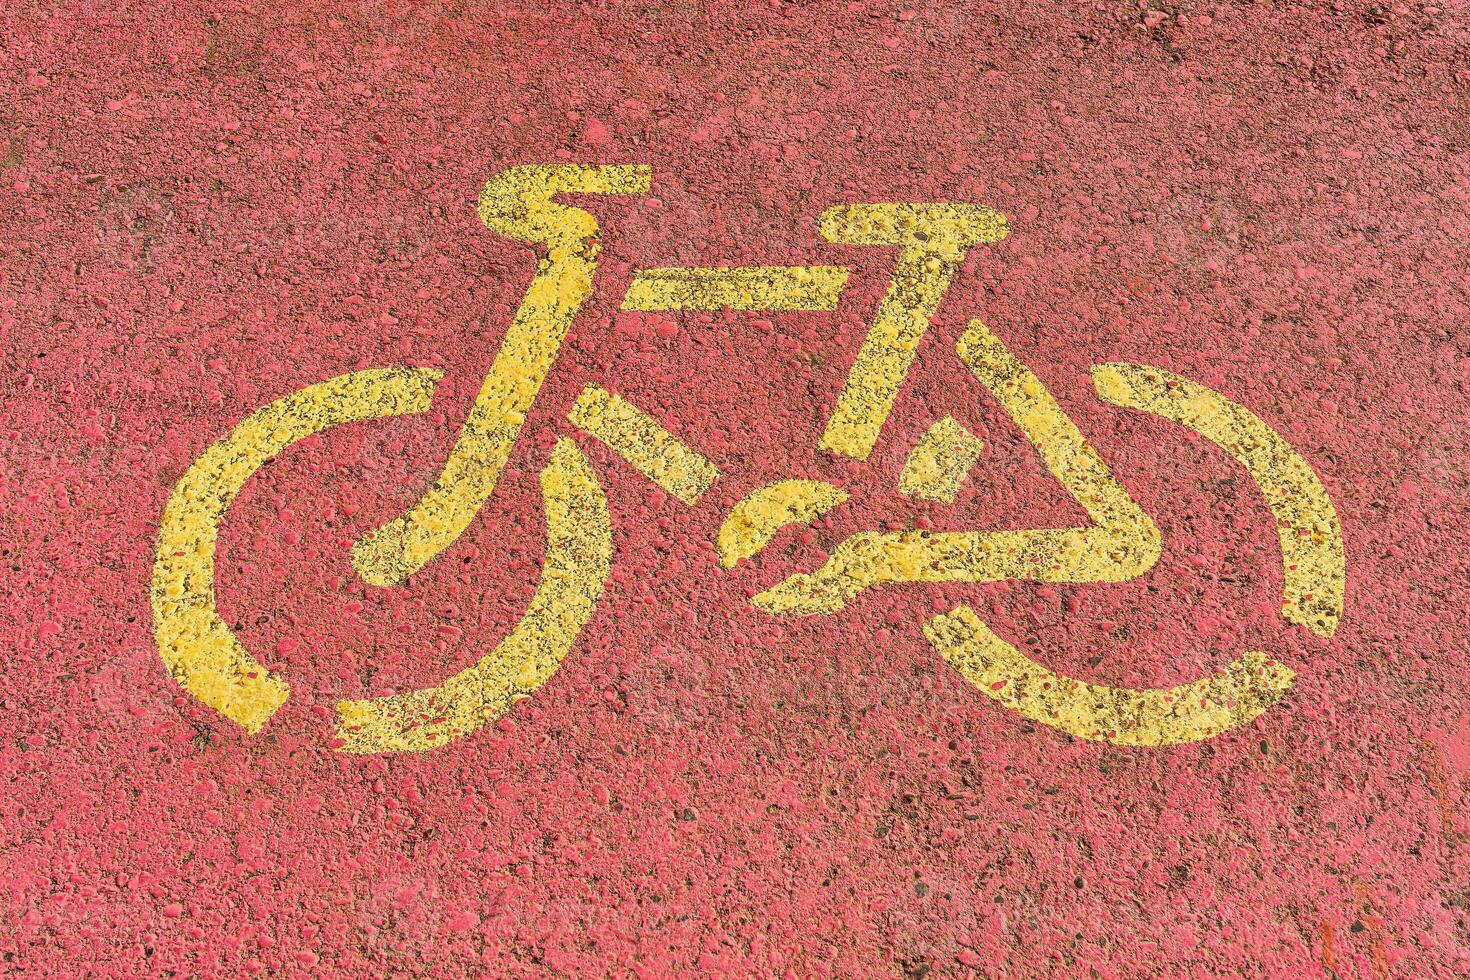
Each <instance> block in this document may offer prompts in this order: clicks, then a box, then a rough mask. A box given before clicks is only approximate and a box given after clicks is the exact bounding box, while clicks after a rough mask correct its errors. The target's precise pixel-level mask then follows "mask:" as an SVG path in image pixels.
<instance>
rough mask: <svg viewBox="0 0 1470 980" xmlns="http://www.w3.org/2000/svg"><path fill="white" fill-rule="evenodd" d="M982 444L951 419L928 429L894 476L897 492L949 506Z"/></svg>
mask: <svg viewBox="0 0 1470 980" xmlns="http://www.w3.org/2000/svg"><path fill="white" fill-rule="evenodd" d="M984 448H985V444H984V443H983V442H981V441H980V439H979V437H977V436H975V435H973V434H971V432H970V431H969V430H968V429H966V428H965V427H964V426H963V425H961V424H960V423H959V422H957V421H955V419H954V418H953V417H951V416H948V415H946V416H945V417H944V418H942V419H940V420H939V421H938V422H935V423H934V424H933V425H931V426H929V431H927V432H925V433H924V435H923V436H922V437H921V438H920V439H919V443H918V445H916V446H915V447H914V451H913V452H911V453H909V458H908V459H907V460H905V461H904V464H903V472H901V473H899V475H898V490H899V492H900V493H902V494H906V495H907V496H910V497H919V498H921V499H923V500H935V501H939V502H941V503H946V504H952V503H954V501H955V497H957V496H959V493H960V487H962V486H964V483H965V478H966V477H967V476H969V475H970V467H972V466H974V465H975V461H976V460H977V459H979V458H980V452H981V450H983V449H984Z"/></svg>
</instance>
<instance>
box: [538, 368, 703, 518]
mask: <svg viewBox="0 0 1470 980" xmlns="http://www.w3.org/2000/svg"><path fill="white" fill-rule="evenodd" d="M567 418H569V419H570V420H571V422H572V424H573V425H575V426H577V427H578V428H579V429H581V430H582V431H583V432H586V433H587V434H588V435H590V436H594V437H596V438H597V439H599V440H600V441H602V442H603V443H605V444H606V445H607V446H608V448H610V449H612V450H613V451H614V452H616V453H617V454H618V455H619V456H621V457H623V459H625V460H627V461H628V462H629V463H630V464H631V465H632V466H633V468H634V469H636V470H638V472H640V473H642V474H643V475H644V476H646V477H648V478H649V479H650V480H652V481H653V482H654V483H657V484H658V485H659V486H660V487H662V488H663V489H664V490H665V491H667V492H669V493H671V494H673V495H674V496H675V497H678V498H679V499H680V500H682V501H684V503H686V504H692V503H694V502H695V501H697V500H698V499H699V498H700V496H701V495H702V494H703V493H704V492H705V491H706V490H708V489H709V488H710V487H711V486H713V485H714V482H715V480H716V479H718V478H719V475H720V471H719V470H718V469H716V468H715V465H714V464H713V463H711V462H710V461H709V460H707V459H705V458H704V457H703V456H701V455H699V454H698V453H696V452H695V451H694V450H692V449H690V448H689V447H687V446H685V445H684V444H683V443H682V442H680V441H679V439H678V437H677V436H675V435H674V434H673V433H671V432H669V430H667V429H665V428H664V427H663V426H661V425H659V424H658V422H656V421H655V420H654V419H653V418H652V417H651V416H649V415H646V414H645V413H643V412H642V411H640V410H639V409H638V408H637V407H635V406H634V405H632V404H630V403H629V402H626V401H624V400H623V399H622V398H620V397H618V396H617V395H615V394H613V393H612V392H610V391H606V390H604V389H602V388H599V387H598V386H597V385H588V386H587V387H586V388H584V389H582V393H581V394H580V395H578V396H577V401H576V403H575V404H573V405H572V411H571V413H570V414H569V415H568V416H567Z"/></svg>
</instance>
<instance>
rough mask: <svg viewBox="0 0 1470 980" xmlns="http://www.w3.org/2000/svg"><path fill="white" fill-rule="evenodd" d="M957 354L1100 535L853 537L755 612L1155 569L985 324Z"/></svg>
mask: <svg viewBox="0 0 1470 980" xmlns="http://www.w3.org/2000/svg"><path fill="white" fill-rule="evenodd" d="M959 353H960V357H961V359H962V360H964V362H965V363H966V364H967V365H968V366H969V368H970V370H971V371H973V372H974V374H975V376H976V377H977V378H979V379H980V381H981V383H983V384H984V385H985V387H986V388H987V389H988V390H989V391H990V392H991V394H992V395H994V396H995V398H996V400H997V401H999V402H1000V404H1001V406H1002V407H1003V408H1004V409H1005V410H1006V412H1007V414H1009V415H1010V416H1011V418H1012V419H1013V420H1014V421H1015V423H1016V425H1017V426H1018V427H1019V428H1020V429H1021V431H1022V432H1023V433H1024V434H1025V436H1026V438H1027V439H1029V440H1030V441H1031V443H1032V445H1034V446H1035V447H1036V450H1037V452H1038V453H1039V454H1040V456H1041V460H1042V462H1043V463H1044V464H1045V465H1046V468H1047V470H1048V471H1049V472H1050V473H1051V474H1052V476H1054V477H1055V478H1056V479H1057V480H1058V482H1060V483H1061V484H1062V486H1063V487H1064V488H1065V489H1066V490H1067V492H1068V493H1070V494H1071V495H1072V497H1073V499H1075V500H1076V501H1077V502H1078V503H1079V504H1080V505H1081V506H1082V508H1083V509H1084V510H1085V511H1087V516H1088V517H1089V518H1090V519H1091V520H1092V522H1093V524H1094V526H1093V527H1088V528H1068V529H1065V530H1024V531H983V532H982V531H935V532H930V531H895V532H887V533H877V532H864V533H860V534H854V535H852V536H851V537H849V538H848V539H847V540H845V541H843V542H842V543H841V544H840V545H838V546H837V549H836V550H835V551H834V552H833V554H832V556H831V557H830V558H829V559H828V560H827V562H826V564H824V565H823V566H822V567H821V568H819V569H817V570H816V571H815V572H813V573H811V574H809V575H808V574H801V573H798V574H795V575H792V576H790V577H789V578H787V579H785V580H784V581H782V582H780V583H778V584H777V585H775V586H773V587H772V588H770V589H768V590H766V591H765V592H762V593H760V594H759V595H757V596H756V597H755V598H754V599H752V600H751V601H752V602H753V603H755V605H756V606H757V607H758V608H760V609H764V610H766V611H767V612H772V613H796V614H800V615H809V614H813V613H830V612H835V611H837V610H838V609H841V608H842V607H843V606H845V605H847V603H848V602H849V601H851V600H852V599H853V598H854V597H855V596H856V595H857V594H858V593H860V592H861V591H862V590H864V589H866V588H869V587H871V586H875V585H883V584H887V583H892V582H996V581H1003V580H1009V579H1030V580H1034V581H1040V582H1123V581H1127V580H1128V579H1132V578H1136V577H1138V576H1139V575H1142V574H1143V573H1144V572H1147V571H1148V570H1149V569H1150V568H1152V567H1153V566H1154V564H1155V563H1156V562H1157V561H1158V559H1159V554H1160V550H1161V544H1160V539H1159V531H1158V528H1156V527H1155V526H1154V523H1153V521H1152V520H1150V519H1149V517H1148V515H1147V514H1145V513H1144V512H1143V510H1142V509H1141V508H1140V507H1139V506H1138V505H1137V504H1135V503H1134V502H1133V499H1132V498H1131V497H1130V496H1129V495H1128V491H1127V490H1125V489H1124V488H1123V486H1122V485H1121V484H1120V483H1118V481H1117V479H1116V478H1114V476H1113V474H1112V471H1111V470H1109V469H1108V466H1107V464H1106V463H1104V462H1103V461H1102V458H1101V457H1099V456H1098V455H1097V453H1096V451H1094V450H1093V448H1092V447H1091V446H1090V445H1088V443H1087V440H1085V439H1084V438H1083V437H1082V433H1081V432H1079V431H1078V430H1077V427H1076V426H1075V425H1074V424H1073V423H1072V420H1071V419H1069V418H1068V417H1067V416H1066V414H1065V413H1064V412H1063V411H1062V410H1061V407H1060V406H1059V405H1057V403H1056V400H1055V399H1054V398H1052V396H1051V394H1050V393H1049V392H1047V390H1046V388H1045V387H1043V386H1042V384H1041V381H1040V380H1038V379H1037V377H1036V376H1035V375H1034V374H1032V373H1031V371H1030V369H1028V368H1027V367H1026V366H1025V365H1024V364H1022V363H1021V361H1020V360H1018V359H1017V358H1016V356H1015V355H1014V354H1012V353H1011V352H1010V351H1009V350H1007V349H1006V347H1005V345H1004V344H1003V343H1001V341H1000V340H999V339H998V338H997V337H996V336H995V335H994V334H992V333H991V332H990V331H989V330H988V329H987V328H986V326H985V325H984V324H983V323H981V322H980V321H979V320H972V321H970V328H969V330H967V331H966V332H965V334H964V336H963V337H962V338H961V339H960V343H959Z"/></svg>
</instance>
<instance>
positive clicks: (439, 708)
mask: <svg viewBox="0 0 1470 980" xmlns="http://www.w3.org/2000/svg"><path fill="white" fill-rule="evenodd" d="M541 493H542V499H543V500H544V501H545V505H544V506H545V510H546V559H545V561H544V562H543V563H542V568H541V583H540V585H538V586H537V587H536V594H535V595H533V596H532V597H531V605H530V608H529V609H528V610H527V612H526V614H525V615H524V616H523V617H521V621H520V622H519V623H517V624H516V626H515V628H514V629H513V630H511V632H510V634H509V635H507V636H506V638H505V639H503V640H501V641H500V643H499V644H498V645H497V646H496V647H495V649H494V650H492V651H491V652H490V653H489V654H488V655H486V656H485V657H484V658H482V659H481V660H480V662H479V663H477V664H475V665H474V666H473V667H469V668H467V669H466V670H463V671H461V672H460V673H458V674H456V675H454V676H453V677H451V678H449V679H448V680H446V681H445V682H444V683H443V684H440V685H439V686H437V687H431V688H426V689H424V690H420V691H413V692H410V693H407V694H395V695H391V696H389V697H383V698H374V699H372V700H366V701H339V702H338V703H337V738H338V739H339V740H340V744H339V745H338V750H339V751H342V752H357V753H365V752H422V751H425V750H426V749H433V748H438V747H439V746H441V745H444V744H446V743H448V742H451V741H453V740H454V739H456V738H459V737H460V736H463V735H467V734H469V733H470V732H472V731H474V730H475V729H476V728H479V727H480V726H481V725H484V724H486V723H487V722H492V721H494V720H495V719H497V718H499V717H500V716H501V715H503V714H504V713H505V712H506V710H507V709H509V708H510V706H511V705H512V704H513V703H515V702H516V701H517V700H520V699H521V698H523V697H526V696H528V695H529V694H530V693H531V692H532V691H535V690H536V689H537V688H539V687H540V686H541V685H542V684H544V683H546V681H547V679H549V678H550V677H551V675H552V674H554V673H555V672H556V669H557V668H558V667H560V666H561V662H562V660H563V658H565V657H566V655H567V651H568V650H569V649H571V645H572V642H573V641H574V640H576V638H577V635H578V634H579V633H580V632H581V631H582V627H583V626H585V625H586V623H587V620H588V618H589V617H591V615H592V612H593V610H594V609H595V608H596V606H597V600H598V598H599V597H600V596H601V595H602V588H603V585H604V584H605V583H606V581H607V573H608V569H609V568H610V567H611V564H612V523H611V520H610V518H609V517H608V512H607V498H606V496H605V495H604V494H603V492H602V487H601V485H600V484H598V482H597V477H596V476H594V475H593V473H592V468H591V467H590V466H589V465H588V463H587V457H585V456H583V455H582V451H581V450H580V449H578V448H577V446H576V444H575V443H574V442H572V441H571V440H570V439H560V440H558V441H557V444H556V448H555V449H553V450H552V453H551V461H550V462H549V463H548V464H547V465H546V468H545V469H544V470H542V471H541Z"/></svg>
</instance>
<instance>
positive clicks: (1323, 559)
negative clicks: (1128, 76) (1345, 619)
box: [1092, 364, 1346, 636]
mask: <svg viewBox="0 0 1470 980" xmlns="http://www.w3.org/2000/svg"><path fill="white" fill-rule="evenodd" d="M1092 381H1093V385H1094V386H1095V387H1096V388H1097V394H1098V397H1100V398H1102V399H1103V401H1106V402H1109V403H1111V404H1113V405H1120V406H1122V407H1124V408H1134V409H1138V410H1139V411H1143V412H1151V413H1152V414H1154V415H1160V416H1163V417H1164V418H1166V419H1170V420H1171V421H1174V422H1178V423H1179V424H1180V425H1183V426H1185V427H1186V428H1189V429H1191V430H1193V431H1195V432H1198V433H1199V434H1200V435H1202V436H1204V437H1205V438H1206V439H1208V440H1210V441H1211V442H1213V443H1214V444H1215V445H1217V446H1219V447H1220V448H1221V449H1223V450H1225V452H1227V453H1229V454H1230V457H1231V458H1232V459H1234V460H1235V461H1236V462H1237V463H1239V464H1240V465H1241V466H1244V467H1245V469H1246V471H1247V472H1248V473H1250V475H1251V478H1252V479H1253V480H1255V481H1256V485H1257V486H1259V487H1260V488H1261V493H1262V494H1264V495H1265V498H1266V505H1267V506H1268V507H1270V509H1271V513H1272V514H1273V515H1274V516H1275V518H1276V532H1277V536H1278V538H1279V539H1280V541H1281V561H1282V565H1283V567H1284V572H1285V590H1284V592H1283V595H1282V608H1281V615H1282V617H1283V618H1284V619H1286V620H1287V621H1288V622H1291V623H1295V624H1297V625H1298V626H1304V627H1306V628H1307V629H1309V630H1311V631H1312V632H1314V633H1316V634H1318V635H1320V636H1331V635H1332V634H1333V633H1334V632H1335V631H1336V630H1337V624H1338V622H1339V621H1340V620H1341V619H1342V611H1343V592H1344V589H1345V581H1346V560H1345V557H1344V550H1343V544H1342V527H1341V525H1340V524H1339V523H1338V520H1337V511H1336V510H1334V509H1333V507H1332V499H1331V498H1330V497H1328V495H1327V490H1326V488H1325V487H1323V486H1322V481H1321V480H1319V479H1318V478H1317V474H1316V473H1315V472H1313V471H1312V467H1311V466H1309V465H1308V464H1307V462H1306V460H1304V459H1302V458H1301V456H1299V455H1297V453H1296V450H1294V449H1292V448H1291V445H1290V444H1289V443H1287V441H1286V440H1285V439H1283V438H1281V436H1279V435H1277V434H1276V432H1275V431H1274V430H1273V429H1272V428H1271V427H1270V426H1269V425H1267V424H1266V423H1265V422H1263V421H1261V419H1260V418H1258V417H1257V416H1256V415H1255V414H1253V413H1252V412H1251V411H1250V410H1248V409H1246V408H1244V407H1243V406H1241V405H1237V404H1236V403H1234V402H1232V401H1230V400H1229V399H1227V398H1226V397H1225V396H1223V395H1221V394H1220V393H1218V392H1216V391H1211V390H1210V389H1209V388H1206V387H1205V386H1204V385H1201V384H1198V383H1196V382H1194V381H1190V380H1189V379H1188V378H1184V377H1181V376H1180V375H1177V374H1171V373H1169V372H1168V371H1164V370H1161V369H1160V368H1154V367H1147V366H1144V365H1141V364H1099V365H1097V366H1096V367H1094V368H1093V369H1092Z"/></svg>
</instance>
